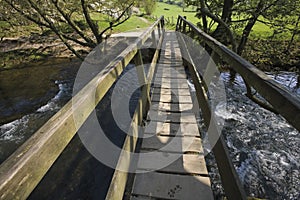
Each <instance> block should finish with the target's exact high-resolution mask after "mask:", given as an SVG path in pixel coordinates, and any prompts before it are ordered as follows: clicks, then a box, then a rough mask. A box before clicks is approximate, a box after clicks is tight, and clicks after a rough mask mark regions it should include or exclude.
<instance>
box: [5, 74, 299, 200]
mask: <svg viewBox="0 0 300 200" xmlns="http://www.w3.org/2000/svg"><path fill="white" fill-rule="evenodd" d="M269 76H270V77H273V78H275V80H277V81H278V82H279V83H280V84H282V85H284V86H286V87H287V88H288V89H289V90H290V91H291V92H292V93H294V94H295V95H297V96H298V97H299V98H300V89H299V88H297V87H296V77H297V75H296V74H294V73H288V72H280V73H277V74H274V73H269ZM221 78H222V80H223V81H224V84H225V88H226V89H225V90H226V98H227V102H224V103H223V104H222V103H221V104H218V106H217V107H216V111H215V114H216V115H217V116H218V117H220V118H223V119H224V120H225V126H224V128H223V131H222V133H223V134H224V135H225V138H226V141H227V145H228V147H229V150H230V155H231V157H232V159H233V162H234V165H235V166H236V169H237V172H238V174H239V177H240V179H241V181H242V183H243V185H244V187H245V190H246V192H247V195H248V196H255V197H260V198H267V199H300V194H299V188H300V170H299V167H300V164H299V157H300V138H299V132H298V131H296V130H295V129H294V128H293V127H292V126H290V125H289V124H288V123H287V122H286V121H285V120H284V119H283V118H282V117H281V116H278V115H275V114H273V113H271V112H269V111H267V110H265V109H263V108H261V107H259V106H257V105H256V104H255V103H253V102H252V101H251V100H249V99H248V98H247V97H246V96H245V95H244V93H245V91H246V89H245V86H244V84H243V82H242V79H241V78H240V77H239V76H238V77H237V78H236V80H235V82H234V83H231V82H230V81H229V74H228V73H222V74H221ZM73 82H74V78H70V77H69V78H66V76H63V77H61V78H60V79H57V80H54V83H55V84H56V86H57V87H58V89H59V91H58V92H57V93H56V94H55V95H53V97H50V98H49V101H48V102H47V103H46V104H44V105H42V106H40V107H39V108H37V109H35V111H34V112H32V113H30V114H26V115H24V116H23V117H21V118H19V119H17V120H14V121H12V122H10V123H6V124H3V125H1V126H0V163H1V162H3V161H4V160H5V159H6V158H7V157H8V156H9V155H10V154H11V153H12V152H13V151H14V150H15V149H16V148H17V147H18V146H20V145H21V144H22V143H23V142H24V141H25V140H26V139H28V138H29V137H30V136H31V135H32V134H33V132H34V131H35V130H37V128H38V127H40V126H41V125H42V124H43V123H45V122H46V121H47V120H48V119H49V118H50V117H51V116H52V115H53V114H54V113H56V112H57V111H58V110H59V109H60V108H61V107H62V106H63V105H64V104H65V103H66V101H67V100H68V99H70V98H71V96H72V87H73ZM128 86H130V83H128ZM124 89H126V87H125V88H124ZM106 107H107V106H105V105H99V106H98V107H97V109H98V111H99V113H101V112H103V110H105V109H106ZM100 117H101V116H100ZM104 123H106V122H104ZM107 126H109V124H108V125H107ZM114 137H117V136H114ZM74 140H76V141H77V142H75V144H78V143H80V142H79V140H78V138H77V139H76V138H75V139H74ZM73 143H74V142H73ZM73 146H75V145H73ZM74 152H75V153H74ZM72 154H73V155H76V154H78V155H80V156H77V157H83V159H84V161H80V162H78V163H79V164H76V163H75V162H74V160H71V159H70V158H69V157H70V155H72ZM208 157H209V156H208ZM59 159H60V160H61V161H60V162H61V163H65V164H61V165H59V167H52V168H51V170H52V171H53V172H52V173H51V174H52V175H53V176H55V177H56V179H57V180H59V179H63V178H64V179H68V177H69V176H76V177H77V179H76V181H77V182H71V183H70V186H66V185H67V184H69V182H68V181H69V180H68V181H65V182H63V181H62V182H60V183H56V182H55V178H53V179H52V182H51V184H49V182H48V183H47V181H46V179H47V178H45V179H44V180H43V181H44V182H45V183H44V186H41V188H42V189H41V190H40V191H41V192H45V191H47V190H48V191H56V192H55V193H56V196H55V195H54V197H57V198H59V197H61V198H67V199H68V197H69V199H72V198H77V197H78V198H79V197H82V198H85V197H91V196H87V195H85V196H80V192H81V193H82V191H84V189H87V187H88V190H89V191H90V190H92V191H94V193H91V195H92V197H96V196H97V195H98V197H99V194H98V193H99V191H98V189H97V187H96V186H93V187H94V188H91V187H90V186H91V185H93V184H95V183H98V184H99V182H101V181H103V180H106V182H107V183H109V180H110V178H109V176H110V175H111V174H112V172H113V171H112V170H111V169H107V168H105V166H102V165H101V166H100V165H99V163H98V162H97V161H96V160H94V159H92V158H91V156H90V155H88V152H85V151H84V150H82V148H81V149H80V148H75V147H73V148H71V149H69V150H68V149H67V150H66V152H65V153H64V155H62V156H61V157H60V158H59ZM68 159H69V162H68ZM80 159H82V158H80ZM66 160H67V161H66ZM88 164H91V168H95V169H97V170H98V171H97V172H93V173H92V172H91V171H92V170H91V168H87V166H89V165H88ZM208 164H209V169H210V175H211V177H212V180H213V182H214V188H215V190H216V191H219V195H222V190H221V189H220V188H221V187H220V184H219V182H218V181H219V180H218V174H217V170H216V166H215V165H214V164H213V161H212V159H209V160H208ZM62 166H64V167H68V168H72V167H73V168H76V166H77V168H76V170H69V171H66V174H65V175H63V176H61V175H59V174H60V173H61V171H60V170H61V167H62ZM55 168H56V169H55ZM103 169H104V170H103ZM79 170H86V172H85V173H83V172H78V171H79ZM99 170H102V171H103V172H107V175H104V176H105V177H102V176H99ZM87 173H89V176H92V177H94V179H95V180H93V181H91V179H87V180H86V179H85V178H82V177H84V176H83V175H85V174H87ZM102 174H103V173H102ZM81 176H82V177H81ZM80 177H81V178H80ZM48 179H49V178H48ZM84 181H87V182H89V183H90V185H89V186H87V185H88V184H87V185H85V186H83V187H81V190H82V191H78V190H76V188H78V187H79V186H78V185H79V184H78V182H84ZM76 184H77V185H76ZM55 185H56V186H55ZM43 188H44V189H43ZM51 188H54V189H53V190H51ZM63 188H68V189H63ZM74 188H75V189H74ZM106 189H107V188H106ZM104 190H105V189H104ZM95 191H97V192H95ZM41 192H36V195H34V194H33V195H32V196H31V197H32V199H38V198H39V197H40V196H39V195H40V194H41ZM72 192H73V193H74V194H73V195H71V196H70V193H72ZM48 193H51V192H48ZM52 195H53V194H52ZM76 195H78V196H77V197H76ZM100 196H101V194H100ZM216 196H218V195H216ZM52 197H53V196H52Z"/></svg>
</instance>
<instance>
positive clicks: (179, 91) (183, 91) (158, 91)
mask: <svg viewBox="0 0 300 200" xmlns="http://www.w3.org/2000/svg"><path fill="white" fill-rule="evenodd" d="M152 94H161V95H176V96H179V95H180V96H191V93H190V91H189V90H186V89H180V88H179V89H177V90H170V89H166V88H153V92H152Z"/></svg>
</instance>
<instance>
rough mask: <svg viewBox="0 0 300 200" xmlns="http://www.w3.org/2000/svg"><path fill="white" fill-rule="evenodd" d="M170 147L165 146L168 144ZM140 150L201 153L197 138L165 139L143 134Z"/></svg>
mask: <svg viewBox="0 0 300 200" xmlns="http://www.w3.org/2000/svg"><path fill="white" fill-rule="evenodd" d="M198 135H199V133H198ZM170 143H171V145H167V144H170ZM141 149H142V150H147V149H148V150H160V151H166V152H173V153H185V152H195V153H198V154H202V153H203V149H202V140H201V139H200V138H197V137H166V136H159V135H152V134H144V138H143V144H142V147H141Z"/></svg>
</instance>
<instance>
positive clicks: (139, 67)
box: [134, 50, 151, 124]
mask: <svg viewBox="0 0 300 200" xmlns="http://www.w3.org/2000/svg"><path fill="white" fill-rule="evenodd" d="M134 63H135V67H136V71H137V76H138V81H139V85H140V88H141V91H143V88H144V87H147V84H148V83H147V78H146V73H145V69H144V63H143V56H142V52H141V50H138V52H137V54H136V57H135V58H134ZM146 92H147V91H146ZM142 95H144V94H142ZM145 95H147V97H146V98H147V99H146V102H145V105H142V107H141V109H142V112H141V113H145V110H147V109H148V108H147V107H148V105H149V104H150V102H151V99H150V96H149V95H150V94H149V93H148V92H147V94H145ZM146 106H147V107H146ZM138 120H139V122H138V123H139V124H141V123H142V121H143V116H142V115H141V116H139V119H138Z"/></svg>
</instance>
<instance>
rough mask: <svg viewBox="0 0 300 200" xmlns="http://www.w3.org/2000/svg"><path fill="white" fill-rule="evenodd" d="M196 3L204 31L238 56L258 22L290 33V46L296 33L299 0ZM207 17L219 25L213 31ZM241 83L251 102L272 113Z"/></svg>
mask: <svg viewBox="0 0 300 200" xmlns="http://www.w3.org/2000/svg"><path fill="white" fill-rule="evenodd" d="M199 3H200V9H199V10H198V11H199V12H198V14H197V16H198V17H199V18H201V19H202V28H203V30H204V31H205V32H207V33H211V34H212V35H213V36H214V37H215V38H216V39H218V40H220V41H221V42H223V43H225V44H227V45H228V44H231V46H232V49H233V51H235V52H236V53H237V54H239V55H242V54H243V52H244V49H245V47H246V44H247V41H248V38H249V36H250V33H251V31H252V29H253V27H254V25H255V24H256V22H258V21H259V22H261V23H264V24H266V25H268V26H270V27H272V28H274V30H279V29H280V30H282V31H284V30H291V31H292V37H291V40H290V43H291V42H293V40H294V38H295V35H296V34H298V30H299V28H298V27H299V21H300V17H299V14H300V12H299V10H300V9H299V6H300V0H294V1H293V0H251V1H249V0H199ZM220 14H221V16H220ZM207 18H210V19H211V20H212V21H213V22H216V23H217V24H218V26H217V28H216V29H215V30H213V31H212V30H211V29H210V28H211V27H212V26H208V19H207ZM291 21H293V23H291ZM291 27H293V28H291ZM239 29H242V34H241V35H237V34H236V33H237V32H238V31H237V30H239ZM227 38H229V40H230V41H229V42H227ZM234 78H235V72H234V71H233V70H231V79H232V80H234ZM244 82H245V85H246V88H247V96H248V97H249V98H250V99H252V100H253V101H254V102H256V103H257V104H259V105H260V106H262V107H264V108H266V109H269V110H271V111H273V112H275V110H274V109H273V108H271V107H270V106H268V105H267V104H265V103H264V102H262V101H260V100H259V99H257V98H256V97H255V96H254V94H253V93H252V89H251V87H250V85H249V84H248V83H247V82H246V81H244Z"/></svg>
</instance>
